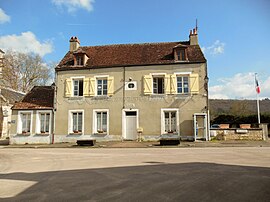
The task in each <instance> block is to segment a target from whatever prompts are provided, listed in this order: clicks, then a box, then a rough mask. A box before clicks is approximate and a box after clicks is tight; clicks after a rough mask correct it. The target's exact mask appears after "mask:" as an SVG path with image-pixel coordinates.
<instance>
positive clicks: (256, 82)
mask: <svg viewBox="0 0 270 202" xmlns="http://www.w3.org/2000/svg"><path fill="white" fill-rule="evenodd" d="M256 76H257V73H255V85H256V88H257V87H259V86H258V80H257V77H256ZM256 95H257V111H258V123H259V124H261V117H260V102H259V92H258V91H257V89H256Z"/></svg>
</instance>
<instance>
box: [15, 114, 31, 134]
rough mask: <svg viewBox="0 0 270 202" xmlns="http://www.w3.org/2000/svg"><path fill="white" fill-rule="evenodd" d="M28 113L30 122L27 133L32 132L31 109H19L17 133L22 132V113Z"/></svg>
mask: <svg viewBox="0 0 270 202" xmlns="http://www.w3.org/2000/svg"><path fill="white" fill-rule="evenodd" d="M27 113H28V114H30V117H31V123H30V132H29V133H27V134H30V135H31V134H32V131H33V111H30V110H28V111H19V112H18V124H17V134H22V114H27Z"/></svg>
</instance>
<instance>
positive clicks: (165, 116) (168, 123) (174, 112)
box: [161, 109, 179, 134]
mask: <svg viewBox="0 0 270 202" xmlns="http://www.w3.org/2000/svg"><path fill="white" fill-rule="evenodd" d="M161 121H162V124H161V125H162V133H163V134H164V133H165V134H176V133H178V125H179V124H178V122H179V121H178V109H163V110H162V120H161Z"/></svg>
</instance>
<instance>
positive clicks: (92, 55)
mask: <svg viewBox="0 0 270 202" xmlns="http://www.w3.org/2000/svg"><path fill="white" fill-rule="evenodd" d="M176 47H186V48H187V49H186V50H187V57H188V61H183V62H186V63H195V62H206V59H205V58H204V55H203V53H202V51H201V49H200V46H199V45H189V41H184V42H164V43H144V44H120V45H105V46H82V47H80V48H79V50H77V52H78V51H83V52H85V53H86V54H87V56H88V57H89V59H88V61H87V64H86V65H85V66H84V67H82V66H74V65H73V64H74V61H73V59H74V56H73V53H72V52H70V51H69V52H68V53H67V54H66V55H65V56H64V58H63V59H62V61H61V62H60V63H59V65H58V67H56V70H64V69H70V68H98V67H116V66H137V65H154V64H174V63H177V62H176V61H175V60H174V54H173V49H174V48H176Z"/></svg>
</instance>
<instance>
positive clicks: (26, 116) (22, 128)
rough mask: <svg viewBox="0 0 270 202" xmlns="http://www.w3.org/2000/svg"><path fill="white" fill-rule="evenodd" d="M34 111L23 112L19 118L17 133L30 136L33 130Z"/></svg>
mask: <svg viewBox="0 0 270 202" xmlns="http://www.w3.org/2000/svg"><path fill="white" fill-rule="evenodd" d="M32 114H33V112H32V111H21V112H19V116H18V125H17V133H18V134H30V133H31V129H32Z"/></svg>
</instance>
